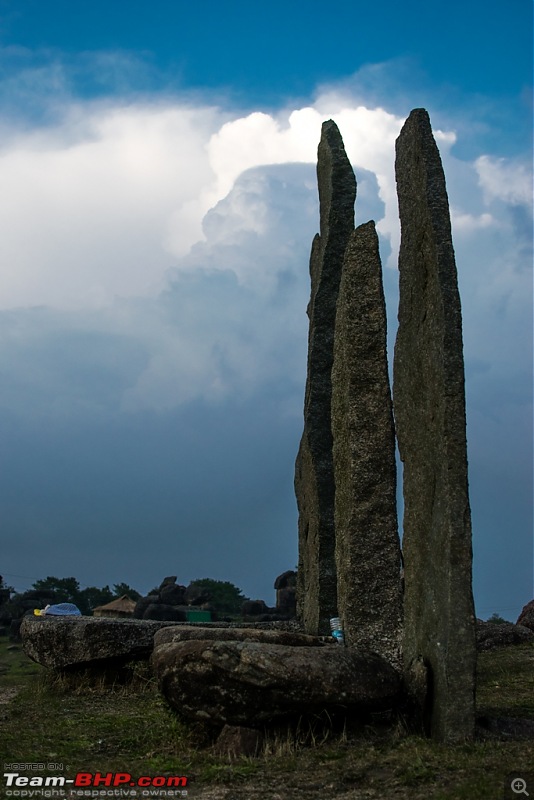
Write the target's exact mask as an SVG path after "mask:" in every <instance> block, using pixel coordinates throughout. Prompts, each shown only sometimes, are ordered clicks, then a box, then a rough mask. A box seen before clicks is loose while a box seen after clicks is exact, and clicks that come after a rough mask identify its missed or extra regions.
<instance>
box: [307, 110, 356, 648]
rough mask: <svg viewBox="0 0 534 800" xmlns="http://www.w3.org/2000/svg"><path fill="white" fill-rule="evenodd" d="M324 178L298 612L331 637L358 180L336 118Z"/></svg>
mask: <svg viewBox="0 0 534 800" xmlns="http://www.w3.org/2000/svg"><path fill="white" fill-rule="evenodd" d="M317 178H318V184H319V201H320V235H317V236H316V237H315V239H314V241H313V246H312V252H311V258H310V276H311V299H310V303H309V306H308V316H309V319H310V327H309V337H308V375H307V382H306V394H305V400H304V432H303V434H302V440H301V443H300V448H299V453H298V455H297V461H296V468H295V492H296V496H297V505H298V510H299V565H298V588H297V611H298V616H299V617H300V619H302V621H303V623H304V627H305V629H306V631H307V632H308V633H311V634H317V633H327V632H328V629H329V624H328V620H329V618H330V617H333V616H335V615H336V614H337V595H336V565H335V532H334V493H335V486H334V467H333V461H332V431H331V395H332V380H331V371H332V363H333V357H334V326H335V316H336V303H337V297H338V291H339V282H340V279H341V269H342V264H343V256H344V253H345V248H346V246H347V242H348V239H349V236H350V235H351V233H352V231H353V230H354V201H355V198H356V179H355V177H354V172H353V170H352V167H351V165H350V162H349V160H348V158H347V155H346V153H345V148H344V145H343V140H342V138H341V135H340V133H339V130H338V128H337V126H336V124H335V123H334V122H332V120H329V121H328V122H325V123H323V127H322V133H321V141H320V143H319V148H318V161H317Z"/></svg>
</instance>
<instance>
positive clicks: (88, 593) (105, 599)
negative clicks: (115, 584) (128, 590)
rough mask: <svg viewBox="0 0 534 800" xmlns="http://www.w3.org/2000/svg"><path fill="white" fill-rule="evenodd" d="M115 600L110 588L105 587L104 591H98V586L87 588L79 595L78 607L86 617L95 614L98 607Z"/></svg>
mask: <svg viewBox="0 0 534 800" xmlns="http://www.w3.org/2000/svg"><path fill="white" fill-rule="evenodd" d="M112 600H113V592H112V591H111V589H110V588H109V586H104V587H103V588H102V589H97V587H96V586H86V587H85V589H82V590H81V592H79V593H78V600H77V602H76V605H77V606H78V608H79V609H80V611H81V612H82V614H85V615H86V616H90V615H91V614H92V613H93V609H94V608H97V607H98V606H105V605H106V603H110V602H111V601H112Z"/></svg>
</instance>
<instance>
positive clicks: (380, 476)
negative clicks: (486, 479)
mask: <svg viewBox="0 0 534 800" xmlns="http://www.w3.org/2000/svg"><path fill="white" fill-rule="evenodd" d="M332 433H333V459H334V476H335V484H336V495H335V530H336V550H335V553H336V564H337V595H338V611H339V616H340V618H341V622H342V624H343V629H344V632H345V640H346V642H347V644H349V645H363V646H365V647H368V648H370V649H372V650H374V651H375V652H377V653H379V654H380V655H382V656H383V657H384V658H386V659H387V660H389V661H390V662H391V663H393V664H395V665H396V666H400V661H401V653H400V645H401V642H400V639H401V618H402V610H401V609H402V593H401V574H400V571H401V560H400V543H399V535H398V527H397V502H396V464H395V428H394V424H393V411H392V403H391V392H390V385H389V375H388V364H387V344H386V306H385V301H384V291H383V286H382V266H381V263H380V255H379V250H378V236H377V234H376V230H375V224H374V222H367V223H365V224H364V225H360V226H359V227H358V228H357V229H356V230H355V231H354V233H353V234H352V236H351V238H350V240H349V244H348V247H347V250H346V252H345V261H344V266H343V274H342V277H341V284H340V289H339V297H338V304H337V315H336V329H335V343H334V365H333V369H332Z"/></svg>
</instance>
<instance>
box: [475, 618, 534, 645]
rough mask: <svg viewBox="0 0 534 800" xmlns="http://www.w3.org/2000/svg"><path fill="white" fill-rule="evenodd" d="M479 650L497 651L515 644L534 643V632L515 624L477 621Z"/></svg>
mask: <svg viewBox="0 0 534 800" xmlns="http://www.w3.org/2000/svg"><path fill="white" fill-rule="evenodd" d="M476 634H477V650H495V649H497V648H500V647H509V646H510V645H514V644H524V643H525V642H534V631H531V630H530V629H529V628H527V627H525V626H524V625H514V624H513V622H500V623H496V622H487V621H486V622H484V620H481V619H477V627H476Z"/></svg>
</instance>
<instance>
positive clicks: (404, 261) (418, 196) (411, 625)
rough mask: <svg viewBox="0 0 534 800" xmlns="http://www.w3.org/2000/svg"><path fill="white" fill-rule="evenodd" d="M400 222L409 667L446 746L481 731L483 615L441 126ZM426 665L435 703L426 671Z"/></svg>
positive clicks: (404, 138)
mask: <svg viewBox="0 0 534 800" xmlns="http://www.w3.org/2000/svg"><path fill="white" fill-rule="evenodd" d="M395 168H396V178H397V192H398V198H399V213H400V221H401V246H400V254H399V272H400V300H399V329H398V334H397V341H396V345H395V357H394V379H393V398H394V410H395V422H396V428H397V436H398V443H399V450H400V455H401V459H402V461H403V462H404V479H403V483H404V535H403V554H404V566H405V597H404V639H403V649H404V662H405V670H406V680H407V682H408V686H411V685H412V684H413V691H414V695H415V696H418V697H419V698H420V701H421V702H424V704H425V708H424V709H422V711H423V712H424V721H425V723H426V724H427V728H428V732H429V733H430V734H431V735H432V736H433V737H434V738H436V739H438V740H442V741H458V740H462V739H468V738H470V737H471V736H472V735H473V730H474V688H475V659H476V650H475V617H474V608H473V596H472V588H471V561H472V550H471V514H470V508H469V496H468V483H467V454H466V419H465V390H464V363H463V347H462V318H461V308H460V298H459V293H458V283H457V273H456V264H455V257H454V250H453V244H452V237H451V225H450V217H449V205H448V198H447V190H446V186H445V177H444V174H443V168H442V164H441V159H440V155H439V151H438V149H437V146H436V143H435V141H434V137H433V135H432V129H431V126H430V120H429V117H428V114H427V112H426V111H425V110H424V109H416V110H414V111H412V112H411V114H410V116H409V117H408V119H407V120H406V123H405V124H404V127H403V128H402V131H401V133H400V135H399V138H398V140H397V144H396V164H395ZM424 668H426V678H427V685H426V698H424V694H425V693H424V692H421V690H420V681H419V690H418V688H417V676H419V678H420V676H421V671H422V669H424Z"/></svg>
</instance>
